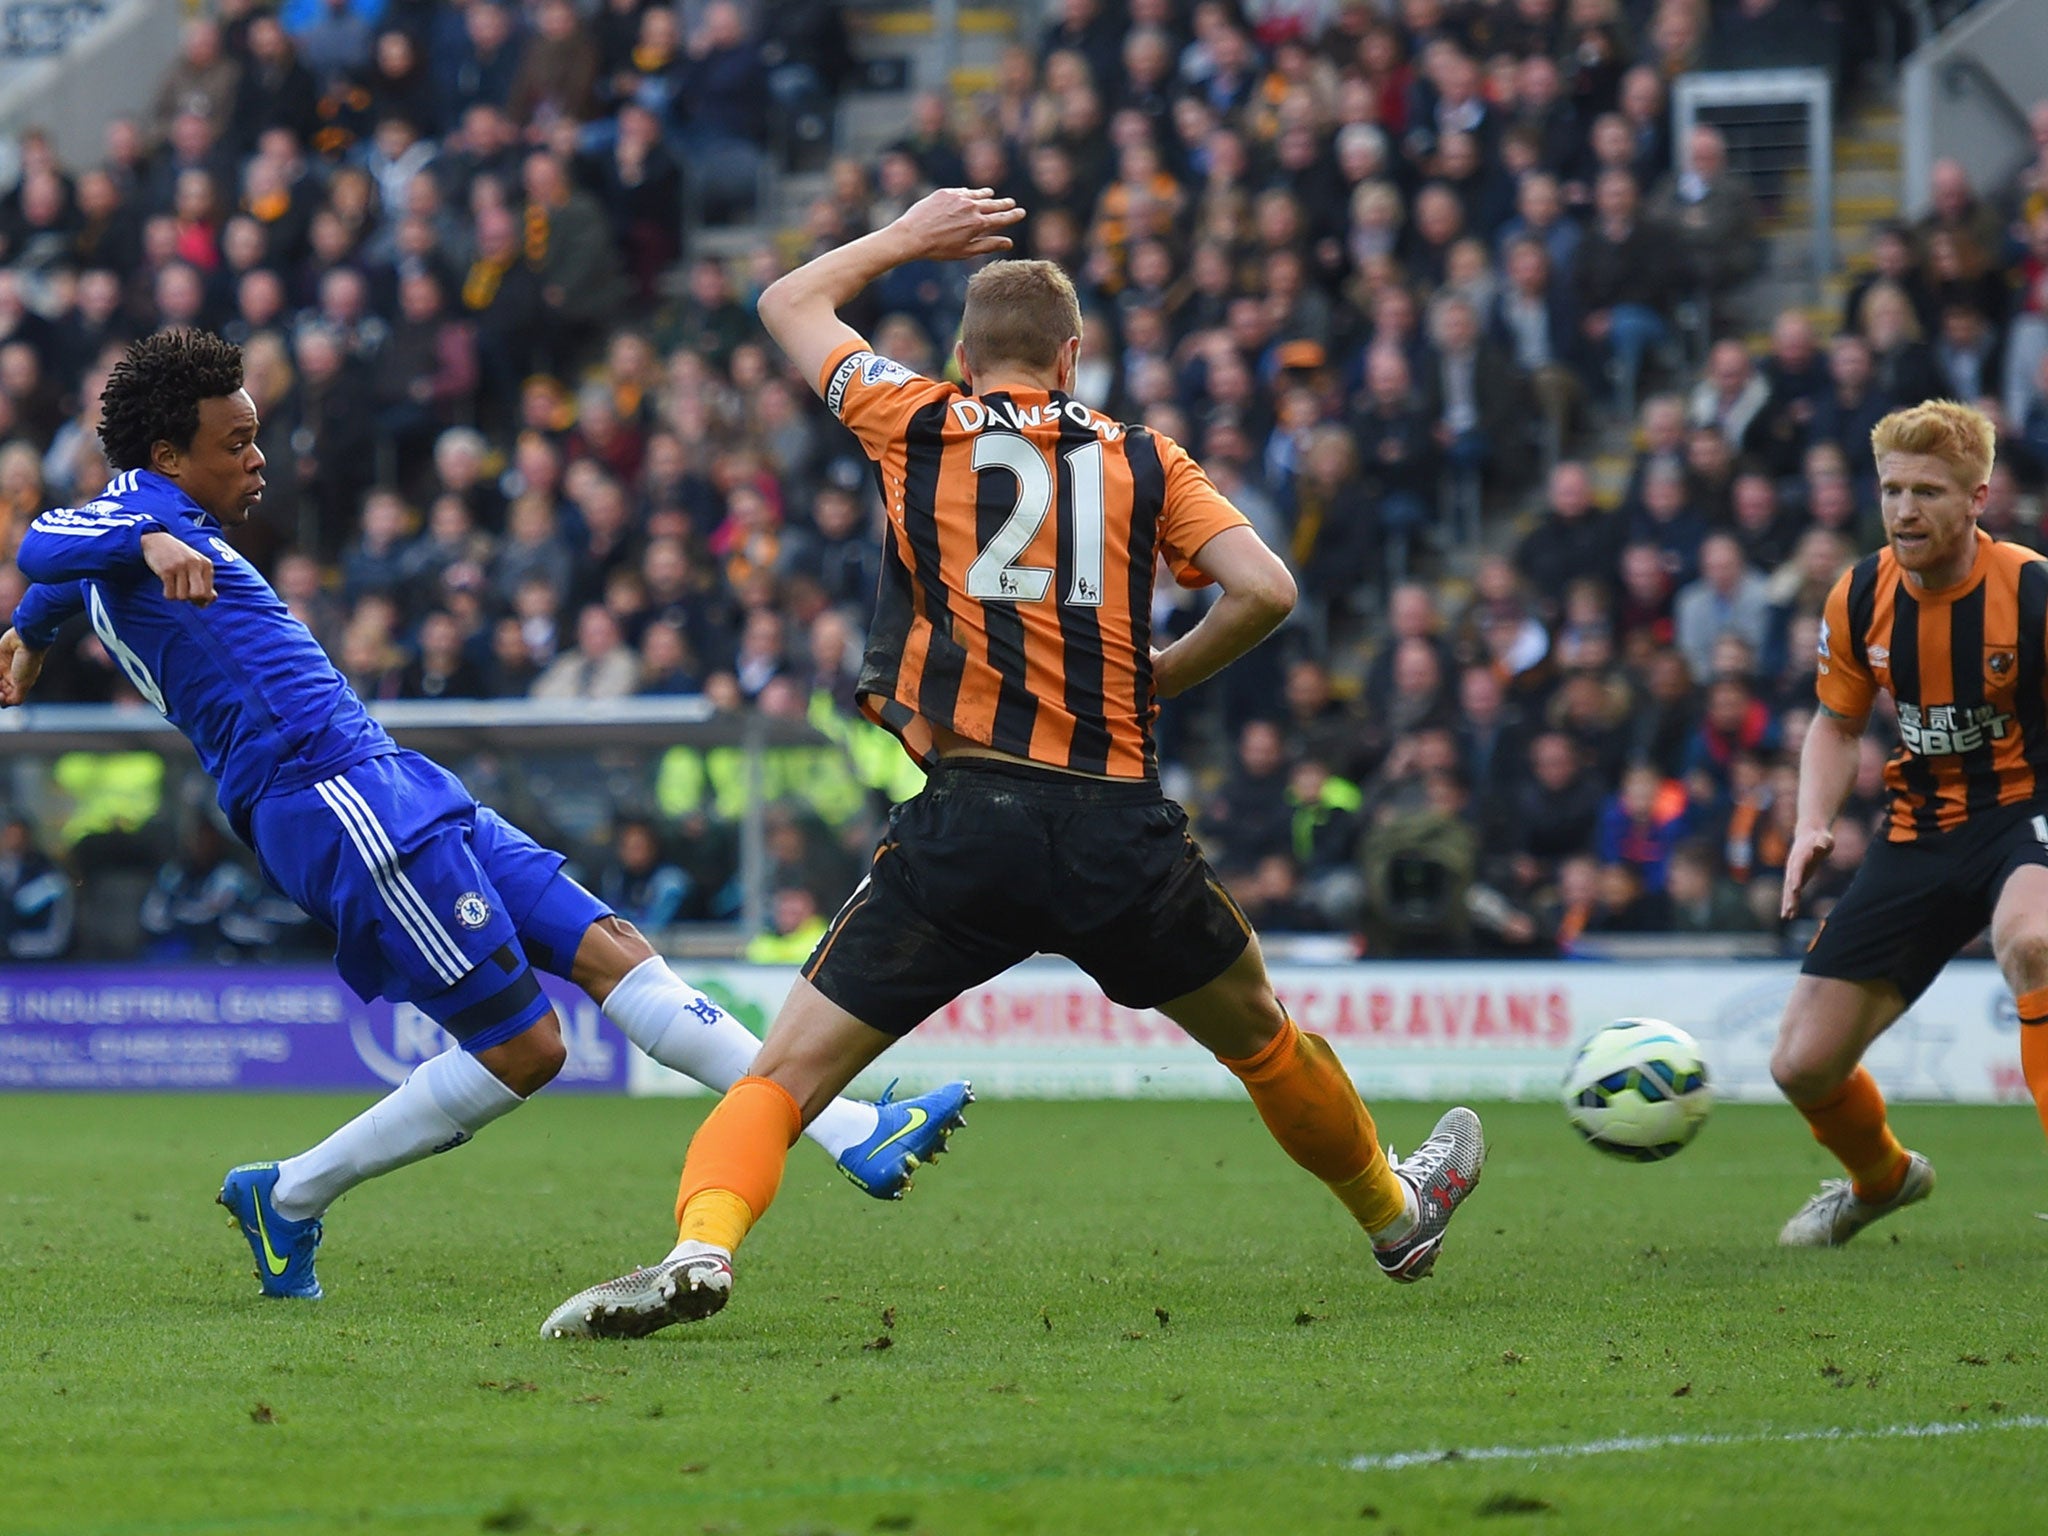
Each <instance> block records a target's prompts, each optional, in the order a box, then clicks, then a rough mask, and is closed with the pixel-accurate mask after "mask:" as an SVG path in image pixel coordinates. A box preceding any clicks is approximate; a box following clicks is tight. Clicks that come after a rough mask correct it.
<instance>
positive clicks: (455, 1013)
mask: <svg viewBox="0 0 2048 1536" xmlns="http://www.w3.org/2000/svg"><path fill="white" fill-rule="evenodd" d="M250 836H251V840H252V841H253V842H254V844H255V848H256V857H257V859H258V861H259V862H260V863H261V864H262V866H263V873H264V874H265V875H266V876H267V877H268V878H269V879H270V881H271V883H272V884H273V885H275V886H276V887H277V888H278V889H279V890H280V891H282V892H284V894H285V895H287V896H289V897H290V898H291V899H292V900H293V901H295V902H297V903H298V904H299V905H300V906H301V907H303V908H305V910H306V911H308V912H310V913H312V914H313V915H314V916H315V917H317V918H319V919H320V921H322V922H323V923H325V924H326V925H327V926H328V927H329V928H331V929H333V930H334V935H335V956H334V964H335V969H337V970H338V971H340V972H341V979H342V980H343V981H345V982H347V983H348V984H349V986H350V987H351V988H353V989H354V991H355V993H356V995H357V996H358V997H361V998H363V999H364V1000H366V1001H367V1000H368V999H370V998H372V997H383V998H388V999H389V1000H391V1001H392V1002H395V1003H397V1002H403V1003H412V1004H414V1005H415V1006H416V1007H418V1008H419V1009H420V1010H421V1012H423V1013H425V1014H426V1015H427V1016H428V1017H429V1018H431V1019H433V1020H434V1022H435V1023H437V1024H439V1025H440V1026H441V1027H442V1028H443V1029H445V1030H447V1031H448V1032H449V1033H450V1034H451V1035H453V1036H454V1037H455V1038H456V1039H457V1040H459V1041H461V1042H462V1044H463V1046H464V1047H466V1048H467V1049H469V1050H471V1051H481V1050H487V1049H489V1048H490V1047H491V1046H494V1045H499V1044H502V1043H503V1042H505V1041H507V1040H509V1039H511V1038H512V1037H513V1036H514V1035H517V1034H519V1033H520V1032H521V1031H523V1030H525V1029H528V1028H530V1027H532V1026H533V1025H534V1024H536V1023H538V1022H539V1021H540V1020H541V1019H542V1018H544V1017H546V1015H547V1013H548V1011H549V1005H548V1001H547V999H546V997H545V996H543V995H542V993H541V990H540V983H539V982H538V981H536V980H535V979H534V975H533V968H534V966H536V965H537V966H539V967H540V968H541V969H543V970H546V971H551V972H554V973H556V974H558V975H566V974H567V973H568V970H569V967H570V966H571V964H572V963H573V962H574V960H575V957H576V948H577V946H578V945H579V944H580V943H581V942H582V940H583V934H584V932H585V930H587V929H588V928H589V927H590V925H591V924H592V923H594V922H596V921H598V919H600V918H604V917H609V916H610V915H611V909H610V908H609V907H607V906H606V905H605V904H604V903H603V902H601V901H599V900H598V899H597V898H596V897H595V896H593V895H591V894H590V892H588V891H586V890H584V889H583V887H582V886H580V885H578V884H577V883H576V882H575V881H573V880H571V879H570V878H569V877H568V876H566V875H564V874H563V873H562V863H563V860H562V855H560V854H559V853H556V852H554V851H552V850H551V849H547V848H543V847H541V845H540V844H539V843H536V842H535V841H534V840H533V839H532V838H530V837H528V836H527V835H526V834H525V833H524V832H521V831H520V830H519V829H518V828H517V827H515V826H513V825H512V824H511V823H510V822H508V821H506V820H505V819H504V818H503V817H502V816H500V815H498V814H497V812H495V811H493V810H491V809H490V808H489V807H487V806H481V805H478V804H477V803H476V801H475V800H474V799H473V798H472V797H471V796H470V793H469V791H468V790H466V789H464V788H463V786H462V781H461V780H460V779H458V778H456V777H455V775H454V774H452V773H450V772H449V771H448V770H447V769H445V768H443V767H441V766H440V764H438V763H434V762H431V761H429V760H428V759H426V758H424V757H421V756H420V755H419V754H418V753H417V752H397V753H393V754H390V755H387V756H384V757H373V758H371V759H370V760H369V761H368V762H364V763H358V764H357V765H356V766H355V767H353V768H350V769H348V770H347V771H346V772H344V773H341V774H339V775H337V776H336V777H334V778H331V779H322V780H321V781H319V782H318V783H315V784H310V785H307V786H306V787H305V788H303V789H295V790H287V791H284V792H282V793H279V794H273V795H266V796H264V797H263V798H262V799H261V800H259V801H257V802H256V808H255V812H254V814H253V815H252V816H251V818H250Z"/></svg>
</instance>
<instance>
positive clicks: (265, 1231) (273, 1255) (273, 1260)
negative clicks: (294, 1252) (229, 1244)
mask: <svg viewBox="0 0 2048 1536" xmlns="http://www.w3.org/2000/svg"><path fill="white" fill-rule="evenodd" d="M252 1193H253V1192H252ZM249 1203H250V1204H251V1205H253V1206H255V1208H256V1235H257V1236H258V1237H260V1238H261V1239H262V1240H263V1263H264V1266H265V1268H267V1269H268V1270H269V1271H270V1273H271V1275H272V1276H273V1277H275V1276H277V1275H281V1274H283V1273H284V1272H285V1268H286V1266H287V1265H289V1264H290V1263H291V1260H290V1259H280V1258H279V1257H278V1256H277V1250H276V1249H275V1248H272V1247H271V1246H270V1229H269V1228H268V1227H266V1226H265V1225H264V1224H263V1199H262V1197H261V1196H255V1197H254V1198H252V1199H251V1200H250V1202H249Z"/></svg>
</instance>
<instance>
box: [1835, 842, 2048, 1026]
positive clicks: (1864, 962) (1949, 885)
mask: <svg viewBox="0 0 2048 1536" xmlns="http://www.w3.org/2000/svg"><path fill="white" fill-rule="evenodd" d="M2028 864H2040V865H2048V821H2044V820H2043V819H2042V811H2041V808H2040V807H2039V806H2034V805H2015V806H2006V807H2003V808H2001V809H1999V810H1996V811H1990V812H1985V813H1981V814H1979V815H1978V816H1975V817H1973V818H1972V819H1971V820H1969V821H1968V822H1965V823H1964V824H1963V825H1962V826H1960V827H1958V828H1956V830H1955V831H1953V832H1943V833H1940V834H1938V835H1937V836H1934V837H1930V838H1923V839H1922V840H1921V841H1919V842H1917V843H1889V842H1877V843H1872V844H1871V845H1870V851H1869V852H1868V853H1867V854H1865V855H1864V856H1863V865H1862V867H1861V868H1860V869H1858V870H1857V871H1856V878H1855V879H1853V880H1851V881H1850V882H1849V889H1848V890H1846V891H1844V892H1843V893H1842V899H1841V900H1840V901H1838V902H1836V903H1835V909H1834V910H1833V911H1832V912H1830V913H1829V914H1828V916H1827V920H1826V921H1825V922H1823V923H1822V924H1821V927H1820V932H1819V933H1817V934H1815V935H1814V938H1813V946H1812V948H1810V949H1809V950H1807V952H1806V963H1805V964H1804V965H1803V966H1801V967H1800V969H1801V970H1802V971H1804V972H1805V973H1806V974H1807V975H1808V976H1832V977H1835V978H1837V979H1838V980H1841V981H1889V982H1891V983H1892V984H1893V985H1895V986H1896V987H1897V988H1898V989H1899V993H1900V995H1901V996H1902V997H1904V998H1905V1000H1906V1004H1907V1006H1908V1007H1910V1006H1911V1005H1912V1003H1913V1001H1914V999H1916V998H1918V997H1919V996H1920V994H1921V993H1922V992H1925V991H1926V990H1927V989H1928V987H1929V986H1930V985H1932V984H1933V981H1934V978H1935V977H1936V976H1938V975H1940V974H1941V968H1942V967H1943V966H1945V965H1947V964H1948V963H1949V961H1951V960H1953V959H1954V958H1955V956H1956V951H1958V950H1959V949H1961V948H1962V947H1963V946H1964V945H1965V944H1967V943H1969V942H1970V940H1972V939H1974V938H1975V937H1976V936H1977V935H1978V934H1980V933H1982V932H1983V931H1984V928H1985V925H1986V924H1987V923H1989V922H1990V921H1991V912H1992V909H1993V908H1994V907H1996V906H1997V905H1998V897H1999V893H2000V892H2001V891H2003V890H2004V889H2005V882H2006V880H2007V878H2008V877H2009V876H2010V875H2011V874H2012V872H2013V871H2014V870H2016V869H2019V868H2022V867H2023V866H2025V865H2028Z"/></svg>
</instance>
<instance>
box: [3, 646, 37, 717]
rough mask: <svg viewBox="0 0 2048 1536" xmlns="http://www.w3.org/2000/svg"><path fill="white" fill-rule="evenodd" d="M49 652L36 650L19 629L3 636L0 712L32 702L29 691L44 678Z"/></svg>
mask: <svg viewBox="0 0 2048 1536" xmlns="http://www.w3.org/2000/svg"><path fill="white" fill-rule="evenodd" d="M45 654H46V652H45V651H43V650H39V649H32V648H31V647H30V646H29V644H28V642H27V641H25V640H23V639H22V638H21V634H20V632H19V631H18V630H12V629H10V630H8V631H7V633H6V634H4V635H0V709H12V708H13V707H14V706H15V705H17V704H25V703H27V702H28V691H29V690H30V689H31V688H33V687H35V685H36V679H37V678H39V677H41V676H42V675H43V657H44V655H45Z"/></svg>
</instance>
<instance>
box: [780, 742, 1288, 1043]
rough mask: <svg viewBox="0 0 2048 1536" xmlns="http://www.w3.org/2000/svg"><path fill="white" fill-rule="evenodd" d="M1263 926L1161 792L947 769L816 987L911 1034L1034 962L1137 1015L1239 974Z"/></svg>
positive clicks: (887, 853) (821, 969)
mask: <svg viewBox="0 0 2048 1536" xmlns="http://www.w3.org/2000/svg"><path fill="white" fill-rule="evenodd" d="M1251 936H1252V929H1251V924H1250V923H1248V922H1247V921H1246V920H1245V916H1244V914H1243V913H1242V912H1240V911H1239V910H1238V908H1237V903H1236V902H1234V901H1232V900H1231V899H1230V897H1229V895H1228V894H1227V893H1226V892H1225V891H1224V889H1223V886H1222V884H1221V882H1219V881H1218V880H1217V879H1216V876H1215V874H1214V873H1213V872H1212V871H1211V870H1210V868H1209V863H1208V860H1206V859H1204V858H1203V857H1202V853H1201V850H1200V849H1199V848H1197V847H1196V846H1195V843H1194V839H1193V838H1191V837H1190V836H1189V835H1188V818H1187V813H1186V812H1185V811H1183V810H1182V809H1181V808H1180V807H1179V806H1177V805H1175V804H1174V803H1173V802H1172V801H1170V800H1168V799H1166V798H1165V797H1164V796H1162V795H1161V794H1160V792H1159V787H1158V786H1157V785H1156V784H1149V783H1138V782H1131V781H1118V782H1115V783H1110V782H1105V781H1103V780H1099V779H1084V778H1079V777H1077V776H1075V775H1073V774H1068V773H1056V772H1053V771H1052V770H1050V769H1044V768H1033V767H1030V766H1027V765H1025V764H1022V763H1006V762H999V761H996V760H994V759H991V758H946V759H943V760H941V761H940V763H939V765H938V766H937V767H936V768H935V769H933V770H932V775H931V781H930V782H929V783H928V784H926V786H925V788H924V792H923V793H922V794H920V795H918V796H917V797H916V798H915V799H912V800H909V801H906V802H905V803H904V804H902V805H899V806H897V807H896V809H895V810H894V811H893V812H891V813H890V817H889V830H888V832H887V833H885V834H884V835H883V838H882V841H881V844H880V846H879V847H877V848H876V850H875V861H874V864H873V866H872V867H871V868H870V869H869V871H868V876H867V878H866V879H865V880H863V881H861V883H860V885H859V887H858V888H857V889H856V890H855V891H854V893H853V895H852V896H851V897H850V898H849V899H848V901H847V903H846V905H845V906H843V907H841V908H840V909H839V915H838V916H837V917H835V918H834V919H833V920H832V926H831V927H830V928H828V929H827V930H826V931H825V936H824V938H822V939H820V940H819V941H818V947H817V948H816V949H815V950H814V951H812V953H811V958H810V960H809V961H808V962H807V963H806V964H805V966H804V975H805V976H806V977H807V978H808V979H809V980H810V982H811V983H812V985H814V986H815V987H817V989H818V990H819V991H820V992H823V993H824V994H825V995H826V996H827V997H829V998H830V999H831V1000H832V1001H833V1002H835V1003H837V1004H838V1005H839V1006H840V1007H842V1008H844V1009H845V1010H846V1011H847V1012H848V1013H850V1014H852V1015H853V1016H854V1017H855V1018H857V1019H859V1020H860V1021H861V1022H862V1023H864V1024H867V1025H870V1026H872V1027H873V1028H875V1029H879V1030H882V1031H883V1032H885V1033H887V1034H891V1035H904V1034H908V1033H909V1032H910V1031H911V1030H913V1029H915V1028H916V1027H917V1026H918V1025H919V1024H921V1023H923V1022H924V1021H925V1020H926V1019H928V1018H930V1017H931V1016H932V1015H933V1014H934V1013H936V1012H938V1011H939V1010H940V1009H941V1008H943V1007H945V1006H946V1004H948V1003H950V1002H951V1001H952V1000H953V999H954V998H956V997H958V996H959V995H960V994H961V993H962V992H965V991H966V990H967V989H968V988H970V987H977V986H979V985H981V983H983V982H985V981H987V980H988V979H989V978H990V977H991V976H995V975H998V974H1000V973H1001V972H1003V971H1006V970H1008V969H1009V968H1010V967H1011V966H1013V965H1015V964H1016V963H1017V962H1018V961H1020V960H1025V959H1028V958H1030V957H1031V956H1032V955H1034V954H1038V953H1041V952H1043V953H1046V954H1055V955H1065V956H1066V957H1067V958H1068V959H1070V960H1072V961H1074V962H1075V963H1076V964H1077V965H1079V966H1080V967H1081V969H1083V970H1084V971H1086V972H1087V973H1088V974H1089V975H1090V976H1092V977H1094V978H1095V981H1096V982H1097V984H1098V985H1100V986H1101V988H1102V990H1103V991H1104V992H1105V993H1107V994H1108V995H1109V997H1110V998H1111V999H1112V1000H1113V1001H1115V1002H1118V1003H1122V1004H1123V1005H1125V1006H1126V1007H1130V1008H1151V1007H1156V1006H1157V1005H1158V1004H1160V1003H1164V1002H1169V1001H1171V1000H1172V999H1174V998H1176V997H1180V996H1183V995H1184V994H1186V993H1189V992H1192V991H1194V990H1195V989H1196V988H1197V987H1201V986H1204V985H1206V984H1207V983H1209V982H1211V981H1214V980H1215V979H1216V978H1217V977H1218V976H1220V975H1222V974H1223V973H1224V972H1225V971H1227V970H1228V969H1230V967H1231V965H1232V964H1233V963H1234V962H1235V961H1236V960H1237V957H1238V956H1239V955H1241V954H1243V953H1244V948H1245V945H1246V944H1248V943H1250V942H1251Z"/></svg>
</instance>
